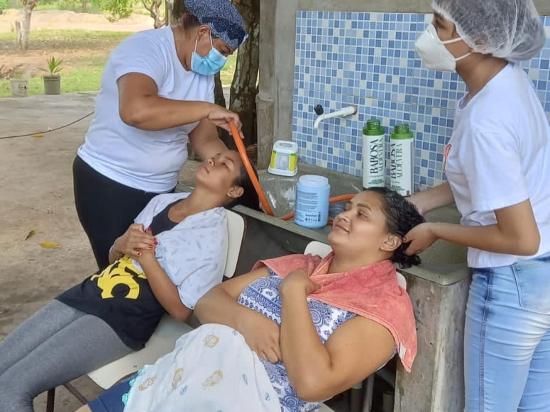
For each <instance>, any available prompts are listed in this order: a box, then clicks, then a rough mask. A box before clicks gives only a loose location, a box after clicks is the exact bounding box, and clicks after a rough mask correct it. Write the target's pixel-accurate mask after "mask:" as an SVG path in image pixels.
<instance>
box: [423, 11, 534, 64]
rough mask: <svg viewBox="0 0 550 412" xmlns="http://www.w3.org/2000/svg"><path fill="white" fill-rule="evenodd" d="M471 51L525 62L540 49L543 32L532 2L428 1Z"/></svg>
mask: <svg viewBox="0 0 550 412" xmlns="http://www.w3.org/2000/svg"><path fill="white" fill-rule="evenodd" d="M432 8H433V9H434V10H435V11H436V12H437V13H439V14H441V15H442V16H443V17H444V18H445V19H447V20H450V21H452V22H453V23H454V24H455V26H456V31H457V33H458V34H459V35H460V37H461V38H462V39H463V40H464V41H465V42H466V44H467V45H468V46H470V47H471V48H472V49H473V50H474V51H475V52H478V53H482V54H491V55H493V56H495V57H500V58H502V59H506V60H508V61H512V62H513V61H521V60H528V59H531V58H532V57H534V56H536V55H537V54H538V52H539V51H540V49H542V47H543V46H544V42H545V33H544V27H543V25H542V22H541V20H540V18H539V14H538V12H537V10H536V8H535V5H534V4H533V1H532V0H432Z"/></svg>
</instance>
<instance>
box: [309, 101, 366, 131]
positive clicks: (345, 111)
mask: <svg viewBox="0 0 550 412" xmlns="http://www.w3.org/2000/svg"><path fill="white" fill-rule="evenodd" d="M355 113H357V107H355V106H346V107H344V108H342V109H340V110H337V111H335V112H332V113H325V114H321V115H320V116H319V117H317V119H315V123H313V127H314V128H315V129H318V128H319V124H321V122H322V121H323V120H327V119H332V118H334V117H346V116H351V115H353V114H355Z"/></svg>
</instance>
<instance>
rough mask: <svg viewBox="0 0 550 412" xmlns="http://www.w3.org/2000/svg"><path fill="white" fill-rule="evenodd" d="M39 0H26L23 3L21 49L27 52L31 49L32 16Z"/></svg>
mask: <svg viewBox="0 0 550 412" xmlns="http://www.w3.org/2000/svg"><path fill="white" fill-rule="evenodd" d="M37 1H38V0H25V1H24V2H23V21H22V23H21V36H20V46H19V47H20V48H21V49H22V50H27V48H28V47H29V34H30V32H31V15H32V10H33V9H34V7H35V6H36V3H37Z"/></svg>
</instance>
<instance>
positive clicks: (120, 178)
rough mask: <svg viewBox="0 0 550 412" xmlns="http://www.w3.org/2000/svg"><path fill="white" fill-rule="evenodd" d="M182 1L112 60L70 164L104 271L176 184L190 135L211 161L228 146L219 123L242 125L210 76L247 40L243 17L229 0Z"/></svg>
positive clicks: (84, 218) (82, 212)
mask: <svg viewBox="0 0 550 412" xmlns="http://www.w3.org/2000/svg"><path fill="white" fill-rule="evenodd" d="M178 1H180V2H181V9H182V13H181V17H180V18H179V23H178V24H177V25H176V26H173V27H163V28H160V29H157V30H149V31H145V32H141V33H137V34H135V35H133V36H131V37H129V38H127V39H125V40H124V41H123V42H122V43H121V44H120V45H119V46H118V47H117V48H116V49H115V50H114V51H113V53H112V54H111V56H110V57H109V60H108V62H107V65H106V67H105V71H104V74H103V79H102V81H101V90H100V91H99V94H98V96H97V100H96V110H95V117H94V119H93V120H92V123H91V125H90V128H89V129H88V132H87V134H86V140H85V142H84V144H83V145H82V146H81V147H80V148H79V149H78V154H77V156H76V158H75V161H74V165H73V176H74V192H75V203H76V209H77V212H78V217H79V219H80V222H81V223H82V226H83V227H84V230H85V231H86V234H87V235H88V238H89V239H90V243H91V245H92V249H93V251H94V255H95V258H96V261H97V263H98V266H99V268H100V269H102V268H104V267H105V266H107V264H108V254H109V248H110V247H111V245H112V244H113V241H114V240H115V239H116V238H117V237H118V236H119V235H120V234H121V233H123V232H124V230H125V229H126V228H127V227H128V225H129V224H130V223H131V222H132V219H133V218H134V216H135V215H136V214H137V213H138V212H139V211H140V210H141V209H143V208H144V207H145V205H146V204H147V202H148V201H149V200H150V199H151V198H152V197H154V196H155V195H157V194H159V193H166V192H170V191H173V190H174V188H175V186H176V183H177V179H178V173H179V171H180V169H181V167H182V165H183V163H184V162H185V161H186V160H187V142H188V141H189V142H190V143H191V146H192V148H193V150H194V151H195V152H196V153H197V154H198V155H199V156H200V157H201V158H202V159H207V158H210V157H212V156H213V155H214V154H216V153H219V152H221V151H223V150H224V149H225V146H224V144H223V143H222V141H221V140H220V139H219V138H218V135H217V130H216V126H218V127H223V128H226V129H227V128H228V124H227V122H228V121H229V120H234V121H235V122H236V123H237V125H238V126H239V127H240V120H239V117H238V116H237V115H236V114H235V113H232V112H230V111H228V110H226V109H225V108H222V107H220V106H218V105H215V104H214V75H215V74H216V73H218V72H219V71H220V70H221V69H222V67H223V65H224V63H225V61H226V58H227V56H229V55H230V54H232V53H233V52H234V51H235V50H236V49H237V48H238V47H239V46H240V45H241V44H242V43H243V41H244V40H245V38H246V32H245V28H244V22H243V19H242V17H241V15H240V14H239V12H238V11H237V9H236V8H235V6H233V4H231V2H230V1H229V0H178Z"/></svg>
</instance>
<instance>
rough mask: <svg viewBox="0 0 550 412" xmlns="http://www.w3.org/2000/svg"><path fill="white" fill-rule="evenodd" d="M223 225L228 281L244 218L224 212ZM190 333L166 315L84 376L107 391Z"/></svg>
mask: <svg viewBox="0 0 550 412" xmlns="http://www.w3.org/2000/svg"><path fill="white" fill-rule="evenodd" d="M227 226H228V233H229V239H228V247H227V259H226V261H225V269H224V276H225V277H227V278H230V277H232V276H233V275H234V274H235V269H236V267H237V261H238V258H239V252H240V250H241V244H242V240H243V236H244V229H245V224H244V219H243V218H242V216H240V215H238V214H237V213H235V212H232V211H230V210H228V211H227ZM191 330H193V327H192V326H190V325H188V324H187V323H184V322H178V321H176V320H175V319H173V318H172V317H170V315H164V317H163V318H162V319H161V321H160V323H159V325H158V326H157V328H156V330H155V332H154V333H153V335H152V336H151V338H150V339H149V341H148V342H147V343H146V344H145V347H144V348H143V349H141V350H139V351H136V352H132V353H129V354H128V355H126V356H123V357H122V358H120V359H117V360H116V361H113V362H111V363H109V364H107V365H105V366H102V367H101V368H99V369H96V370H95V371H92V372H90V373H88V377H89V378H90V379H91V380H93V381H94V382H95V383H96V384H97V385H99V386H100V387H101V388H103V389H107V388H110V387H111V386H113V385H114V384H115V383H116V382H118V381H119V380H120V379H122V378H123V377H125V376H127V375H130V374H132V373H134V372H137V371H138V370H139V369H140V368H141V367H143V366H144V365H146V364H152V363H154V362H155V361H156V360H157V359H158V358H160V357H161V356H163V355H165V354H167V353H168V352H170V351H171V350H172V349H174V345H175V343H176V340H177V339H178V338H179V337H180V336H181V335H183V334H184V333H187V332H189V331H191ZM63 386H65V388H67V390H68V391H69V392H70V393H71V394H72V395H74V396H75V397H76V398H77V399H78V400H79V401H81V402H82V403H87V399H86V398H85V397H84V396H83V395H82V394H81V393H80V392H79V391H78V390H77V389H76V388H75V387H74V386H73V385H72V384H70V383H66V384H65V385H63ZM54 400H55V388H54V389H51V390H50V391H48V400H47V406H46V411H47V412H53V408H54Z"/></svg>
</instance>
